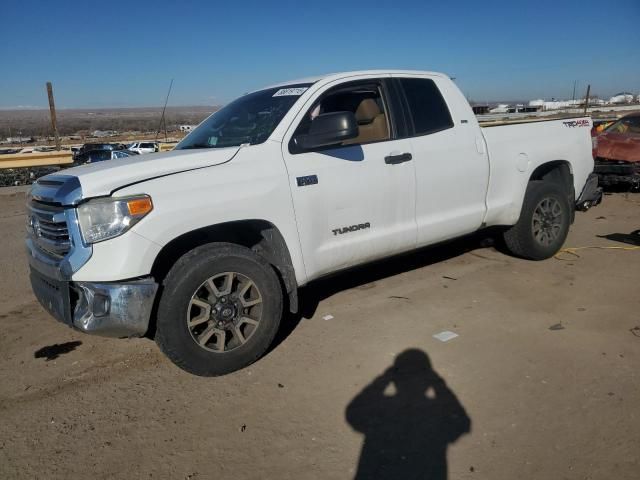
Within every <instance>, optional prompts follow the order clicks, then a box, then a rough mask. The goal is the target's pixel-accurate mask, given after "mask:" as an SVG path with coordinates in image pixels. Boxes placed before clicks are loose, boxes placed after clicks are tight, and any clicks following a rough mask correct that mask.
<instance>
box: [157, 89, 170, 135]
mask: <svg viewBox="0 0 640 480" xmlns="http://www.w3.org/2000/svg"><path fill="white" fill-rule="evenodd" d="M171 87H173V78H172V79H171V83H170V84H169V91H168V92H167V98H165V100H164V107H163V108H162V116H161V117H160V123H159V124H158V130H157V131H156V140H158V135H159V134H160V128H162V123H163V122H164V141H165V142H166V141H167V122H166V121H165V119H164V112H165V111H166V110H167V103H169V95H171Z"/></svg>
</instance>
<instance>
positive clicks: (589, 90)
mask: <svg viewBox="0 0 640 480" xmlns="http://www.w3.org/2000/svg"><path fill="white" fill-rule="evenodd" d="M590 93H591V85H587V97H586V98H585V99H584V114H585V116H586V115H587V109H588V108H589V94H590Z"/></svg>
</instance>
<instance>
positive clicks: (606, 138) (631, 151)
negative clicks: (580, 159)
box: [596, 132, 640, 162]
mask: <svg viewBox="0 0 640 480" xmlns="http://www.w3.org/2000/svg"><path fill="white" fill-rule="evenodd" d="M597 139H598V147H597V150H596V155H597V156H598V157H601V158H606V159H610V160H622V161H625V162H640V135H634V134H623V133H615V132H605V133H602V134H600V135H598V137H597Z"/></svg>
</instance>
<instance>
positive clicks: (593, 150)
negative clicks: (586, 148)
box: [591, 137, 598, 160]
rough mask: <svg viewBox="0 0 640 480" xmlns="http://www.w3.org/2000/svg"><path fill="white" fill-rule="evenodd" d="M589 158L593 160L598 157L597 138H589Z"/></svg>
mask: <svg viewBox="0 0 640 480" xmlns="http://www.w3.org/2000/svg"><path fill="white" fill-rule="evenodd" d="M591 156H592V157H593V159H594V160H595V159H596V157H597V156H598V137H591Z"/></svg>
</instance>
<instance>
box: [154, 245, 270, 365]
mask: <svg viewBox="0 0 640 480" xmlns="http://www.w3.org/2000/svg"><path fill="white" fill-rule="evenodd" d="M163 287H164V288H163V292H162V297H161V299H160V303H159V305H158V323H157V331H156V342H157V343H158V345H159V347H160V349H161V350H162V351H163V352H164V353H165V355H167V357H169V359H170V360H171V361H173V363H175V364H176V365H177V366H179V367H180V368H182V369H184V370H186V371H188V372H190V373H193V374H195V375H201V376H216V375H224V374H226V373H230V372H233V371H235V370H239V369H241V368H243V367H246V366H247V365H249V364H250V363H252V362H254V361H255V360H257V359H258V358H259V357H260V356H262V354H264V352H265V351H266V350H267V349H268V348H269V345H270V344H271V342H272V341H273V339H274V337H275V335H276V332H277V330H278V326H279V324H280V319H281V317H282V290H281V288H280V283H279V281H278V278H277V276H276V274H275V272H274V270H273V268H272V267H271V265H269V264H268V263H267V262H265V261H264V260H263V259H262V258H261V257H259V256H258V255H256V254H255V253H254V252H252V251H251V250H249V249H248V248H245V247H240V246H237V245H233V244H225V243H213V244H209V245H204V246H202V247H198V248H196V249H194V250H192V251H190V252H189V253H187V254H185V255H184V256H183V257H182V258H180V260H178V262H176V264H175V265H174V266H173V268H172V269H171V270H170V272H169V274H168V275H167V277H166V278H165V280H164V282H163Z"/></svg>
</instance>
